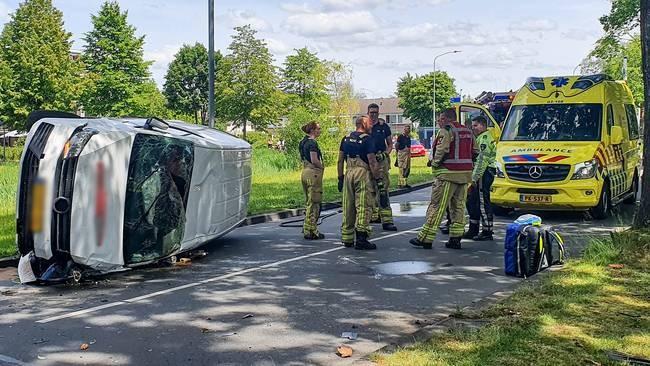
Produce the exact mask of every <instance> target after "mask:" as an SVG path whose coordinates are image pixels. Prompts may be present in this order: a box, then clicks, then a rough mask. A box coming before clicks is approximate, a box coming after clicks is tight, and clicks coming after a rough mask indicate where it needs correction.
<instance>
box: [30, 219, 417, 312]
mask: <svg viewBox="0 0 650 366" xmlns="http://www.w3.org/2000/svg"><path fill="white" fill-rule="evenodd" d="M417 230H419V228H415V229H411V230H407V231H400V232H398V233H393V234H388V235H384V236H380V237H378V238H374V239H372V240H370V241H378V240H383V239H388V238H392V237H394V236H398V235H402V234H407V233H413V232H416V231H417ZM341 249H345V247H343V246H339V247H336V248H331V249H327V250H321V251H320V252H314V253H311V254H305V255H301V256H299V257H294V258H289V259H284V260H281V261H277V262H273V263H269V264H265V265H262V266H259V267H252V268H247V269H242V270H240V271H235V272H231V273H228V274H225V275H221V276H217V277H212V278H208V279H206V280H203V281H198V282H192V283H188V284H186V285H182V286H176V287H172V288H168V289H166V290H161V291H156V292H152V293H150V294H147V295H142V296H138V297H132V298H130V299H126V300H122V301H116V302H112V303H109V304H103V305H99V306H94V307H92V308H88V309H83V310H78V311H73V312H71V313H66V314H61V315H57V316H52V317H49V318H45V319H41V320H37V321H36V322H37V323H41V324H45V323H51V322H54V321H57V320H61V319H67V318H74V317H77V316H81V315H85V314H89V313H94V312H96V311H99V310H103V309H108V308H113V307H116V306H121V305H127V304H133V303H136V302H138V301H142V300H146V299H150V298H152V297H156V296H160V295H164V294H168V293H171V292H176V291H180V290H184V289H187V288H192V287H196V286H200V285H204V284H206V283H211V282H215V281H221V280H225V279H228V278H232V277H235V276H239V275H243V274H246V273H251V272H257V271H260V270H263V269H267V268H272V267H278V266H281V265H283V264H287V263H291V262H296V261H299V260H302V259H307V258H311V257H317V256H320V255H323V254H327V253H332V252H336V251H338V250H341Z"/></svg>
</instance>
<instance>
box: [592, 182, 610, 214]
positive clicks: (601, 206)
mask: <svg viewBox="0 0 650 366" xmlns="http://www.w3.org/2000/svg"><path fill="white" fill-rule="evenodd" d="M610 197H611V196H610V194H609V182H605V185H604V186H603V190H602V192H600V200H599V201H598V205H597V206H596V207H594V208H592V209H591V216H593V218H594V219H597V220H604V219H606V218H608V217H609V214H610V212H611V210H612V204H611V200H610Z"/></svg>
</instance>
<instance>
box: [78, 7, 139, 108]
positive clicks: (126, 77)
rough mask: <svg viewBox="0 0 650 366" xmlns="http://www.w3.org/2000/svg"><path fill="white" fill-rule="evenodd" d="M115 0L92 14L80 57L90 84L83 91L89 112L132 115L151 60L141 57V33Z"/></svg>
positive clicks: (85, 104)
mask: <svg viewBox="0 0 650 366" xmlns="http://www.w3.org/2000/svg"><path fill="white" fill-rule="evenodd" d="M127 16H128V13H127V12H126V11H125V12H122V11H121V10H120V6H119V4H118V3H117V2H112V1H107V2H105V3H104V4H103V5H102V7H101V9H100V10H99V13H97V15H93V16H92V23H93V29H92V30H91V31H90V32H88V33H86V35H85V37H84V41H85V42H86V45H85V46H84V53H83V56H82V60H83V62H84V64H85V67H86V72H87V74H88V78H89V80H91V85H90V87H89V88H87V90H86V91H85V93H84V95H83V102H84V109H85V110H86V112H87V113H88V114H90V115H102V116H124V115H135V108H136V106H135V105H134V104H133V102H134V98H136V93H138V92H139V91H142V90H143V88H142V84H144V83H146V82H148V81H149V77H150V75H149V66H150V65H151V62H146V61H144V58H143V46H144V36H142V37H136V35H135V28H134V27H133V26H132V25H130V24H129V23H128V22H127Z"/></svg>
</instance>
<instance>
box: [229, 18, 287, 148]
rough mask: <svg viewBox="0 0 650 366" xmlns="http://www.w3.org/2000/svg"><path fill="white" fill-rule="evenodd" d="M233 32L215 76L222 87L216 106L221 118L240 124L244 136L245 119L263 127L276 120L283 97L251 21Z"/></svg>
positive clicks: (272, 67)
mask: <svg viewBox="0 0 650 366" xmlns="http://www.w3.org/2000/svg"><path fill="white" fill-rule="evenodd" d="M235 33H236V34H235V35H233V37H232V43H231V44H230V46H228V50H229V51H230V54H228V55H227V56H225V57H224V58H223V61H222V67H221V68H220V72H219V75H218V77H217V85H219V89H221V90H222V93H221V95H220V96H219V97H218V98H217V106H218V109H219V110H220V112H221V114H222V116H223V118H225V119H227V120H229V121H232V122H233V124H234V125H235V126H236V127H242V130H243V134H244V138H246V129H247V125H248V123H250V124H251V125H252V126H253V127H254V128H256V129H265V128H266V127H268V125H269V124H273V123H275V121H277V120H278V118H279V117H280V115H281V112H282V111H281V103H282V99H283V98H282V93H281V92H280V90H279V89H278V81H279V79H278V75H277V74H276V70H275V67H274V66H273V57H271V53H270V52H269V49H268V48H267V47H266V43H265V42H264V41H263V40H260V39H257V38H256V37H255V35H256V31H255V30H253V28H252V27H251V26H250V25H245V26H243V27H236V28H235Z"/></svg>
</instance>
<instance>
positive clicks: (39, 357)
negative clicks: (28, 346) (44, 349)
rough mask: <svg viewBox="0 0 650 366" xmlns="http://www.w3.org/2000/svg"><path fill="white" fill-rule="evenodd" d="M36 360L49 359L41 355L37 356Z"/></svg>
mask: <svg viewBox="0 0 650 366" xmlns="http://www.w3.org/2000/svg"><path fill="white" fill-rule="evenodd" d="M36 358H38V359H39V360H47V357H45V356H41V355H38V356H36Z"/></svg>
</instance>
